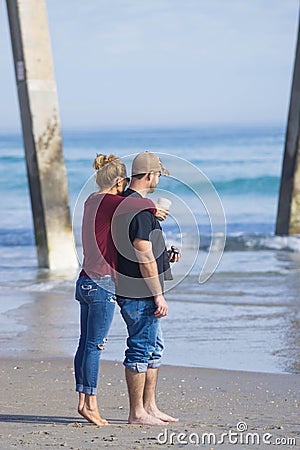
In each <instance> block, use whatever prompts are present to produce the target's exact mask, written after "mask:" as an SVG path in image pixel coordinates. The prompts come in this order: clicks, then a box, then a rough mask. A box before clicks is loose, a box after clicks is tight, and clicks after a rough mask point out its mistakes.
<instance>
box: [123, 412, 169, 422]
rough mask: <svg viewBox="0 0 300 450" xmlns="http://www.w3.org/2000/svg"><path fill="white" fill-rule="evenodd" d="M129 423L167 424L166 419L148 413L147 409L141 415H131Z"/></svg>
mask: <svg viewBox="0 0 300 450" xmlns="http://www.w3.org/2000/svg"><path fill="white" fill-rule="evenodd" d="M128 423H131V424H137V425H166V422H165V421H163V420H160V419H158V418H156V417H154V416H152V415H150V414H148V413H147V412H146V411H145V413H142V414H141V415H140V416H139V417H133V416H129V417H128Z"/></svg>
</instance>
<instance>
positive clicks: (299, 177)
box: [276, 29, 300, 235]
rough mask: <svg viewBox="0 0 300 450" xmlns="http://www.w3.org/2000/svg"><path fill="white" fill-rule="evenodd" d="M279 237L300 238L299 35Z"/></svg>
mask: <svg viewBox="0 0 300 450" xmlns="http://www.w3.org/2000/svg"><path fill="white" fill-rule="evenodd" d="M276 234H277V235H296V234H300V33H299V29H298V40H297V47H296V56H295V64H294V75H293V82H292V91H291V99H290V108H289V117H288V124H287V130H286V138H285V150H284V159H283V166H282V175H281V183H280V193H279V203H278V212H277V223H276Z"/></svg>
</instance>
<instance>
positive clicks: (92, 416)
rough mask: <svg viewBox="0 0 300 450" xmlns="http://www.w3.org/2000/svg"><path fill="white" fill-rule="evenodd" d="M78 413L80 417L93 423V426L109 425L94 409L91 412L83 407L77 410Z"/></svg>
mask: <svg viewBox="0 0 300 450" xmlns="http://www.w3.org/2000/svg"><path fill="white" fill-rule="evenodd" d="M78 412H79V414H80V415H81V416H82V417H84V418H85V419H86V420H87V421H88V422H90V423H94V424H95V425H98V426H103V425H110V423H109V422H108V421H107V420H106V419H103V418H102V417H101V416H100V413H99V411H98V410H96V409H95V410H92V409H89V408H88V407H87V406H85V405H84V406H83V408H82V409H81V410H79V409H78Z"/></svg>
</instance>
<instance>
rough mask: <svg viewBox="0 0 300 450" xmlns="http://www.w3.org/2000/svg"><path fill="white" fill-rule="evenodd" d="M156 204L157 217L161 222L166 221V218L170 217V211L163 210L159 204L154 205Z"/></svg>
mask: <svg viewBox="0 0 300 450" xmlns="http://www.w3.org/2000/svg"><path fill="white" fill-rule="evenodd" d="M154 204H155V208H156V213H155V214H154V215H155V217H156V218H157V219H158V220H160V221H162V220H166V218H167V217H168V215H169V210H168V209H164V208H162V207H161V206H160V205H159V204H158V203H154Z"/></svg>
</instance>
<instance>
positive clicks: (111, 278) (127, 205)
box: [74, 152, 180, 425]
mask: <svg viewBox="0 0 300 450" xmlns="http://www.w3.org/2000/svg"><path fill="white" fill-rule="evenodd" d="M93 167H94V169H95V170H96V182H97V185H98V186H99V191H98V192H95V193H93V194H91V195H90V196H89V197H88V199H87V200H86V202H85V206H84V214H83V221H82V245H83V253H84V260H83V265H82V270H81V272H80V274H79V278H78V280H77V283H76V299H77V300H78V301H79V302H80V339H79V345H78V349H77V352H76V355H75V360H74V365H75V380H76V391H77V392H78V393H79V403H78V412H79V413H80V414H81V415H82V416H83V417H85V418H86V419H87V420H88V421H89V422H92V423H95V424H96V425H107V424H108V422H107V421H106V420H105V419H103V418H102V417H101V415H100V412H99V409H98V404H97V397H96V393H97V383H98V371H99V361H100V357H101V354H102V351H103V349H104V347H105V342H106V341H107V335H108V331H109V328H110V325H111V323H112V319H113V314H114V309H115V303H116V301H115V299H117V302H118V305H119V307H120V310H121V314H122V317H123V319H124V321H125V323H126V325H127V331H128V339H127V350H126V352H125V360H124V366H125V373H126V381H127V387H128V394H129V404H130V412H129V417H128V423H136V424H145V425H165V424H166V423H167V422H175V421H177V420H178V419H175V418H173V417H171V416H169V415H167V414H165V413H163V412H162V411H160V410H159V409H158V407H157V405H156V384H157V376H158V367H159V365H160V360H161V356H162V351H163V348H164V345H163V339H162V333H161V328H160V318H161V317H165V316H166V315H167V313H168V305H167V302H166V300H165V298H164V294H163V285H164V279H170V277H171V271H170V262H177V261H178V260H179V258H180V255H178V254H174V253H172V252H171V251H167V250H166V246H165V241H164V237H163V234H162V229H161V226H160V223H159V221H158V219H160V220H162V219H165V218H166V217H167V214H168V212H167V211H165V210H163V209H161V208H159V207H157V206H156V205H155V204H154V203H153V202H152V201H151V200H149V199H147V198H145V196H146V195H147V193H151V192H154V190H155V188H156V186H157V184H158V182H159V177H160V176H161V175H168V171H167V170H166V169H164V168H163V167H162V164H161V161H160V159H159V158H158V157H157V156H156V155H155V154H154V153H150V152H142V153H139V154H138V155H137V156H136V157H135V158H134V160H133V163H132V178H131V182H130V186H129V188H128V189H127V190H126V191H124V189H125V187H126V185H127V184H128V182H129V178H128V177H127V174H126V167H125V165H124V163H122V161H121V160H120V159H119V158H117V157H116V156H114V155H110V156H108V157H107V156H105V155H97V157H96V159H95V161H94V165H93ZM115 294H116V295H117V296H115Z"/></svg>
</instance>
